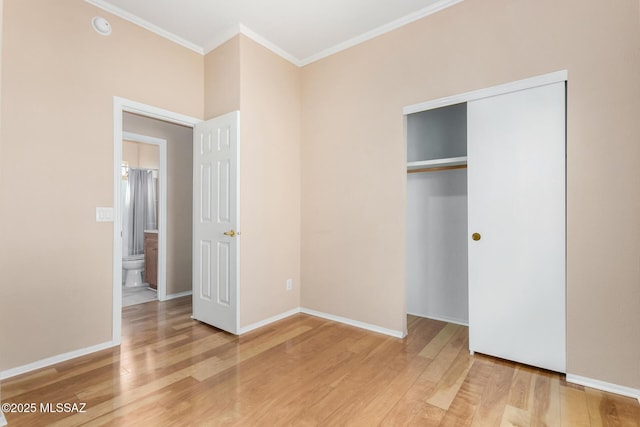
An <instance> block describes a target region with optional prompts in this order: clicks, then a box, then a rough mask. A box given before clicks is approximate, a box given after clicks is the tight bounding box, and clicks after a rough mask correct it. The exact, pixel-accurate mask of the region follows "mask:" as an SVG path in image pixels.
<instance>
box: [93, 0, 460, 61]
mask: <svg viewBox="0 0 640 427" xmlns="http://www.w3.org/2000/svg"><path fill="white" fill-rule="evenodd" d="M463 1H464V0H440V1H436V2H435V3H433V4H431V5H429V6H427V7H425V8H424V9H420V10H418V11H416V12H413V13H410V14H409V15H406V16H403V17H402V18H399V19H396V20H395V21H392V22H390V23H388V24H385V25H381V26H380V27H378V28H375V29H373V30H371V31H367V32H366V33H364V34H361V35H359V36H356V37H354V38H352V39H350V40H347V41H345V42H342V43H339V44H337V45H335V46H332V47H329V48H327V49H324V50H322V51H320V52H318V53H316V54H313V55H311V56H308V57H306V58H304V59H298V58H297V57H296V56H295V55H292V54H291V53H289V52H287V51H286V50H284V49H282V48H281V47H279V46H277V45H276V44H274V43H272V42H271V41H269V40H267V39H266V38H264V37H263V36H261V35H260V34H258V33H256V32H254V31H253V30H251V29H250V28H248V27H246V26H245V25H244V24H242V23H238V26H237V27H234V28H231V29H230V30H229V31H227V32H225V33H223V35H222V36H220V37H217V38H216V39H214V40H211V41H210V42H208V43H205V44H204V46H199V45H197V44H195V43H192V42H190V41H188V40H186V39H184V38H182V37H180V36H178V35H176V34H174V33H171V32H169V31H167V30H164V29H162V28H160V27H159V26H157V25H155V24H152V23H151V22H149V21H146V20H144V19H142V18H140V17H139V16H137V15H134V14H133V13H130V12H127V11H126V10H124V9H121V8H119V7H116V6H114V5H112V4H110V3H108V2H106V1H104V0H85V2H87V3H89V4H91V5H93V6H95V7H97V8H99V9H102V10H104V11H106V12H109V13H111V14H113V15H115V16H117V17H120V18H122V19H124V20H126V21H129V22H131V23H133V24H135V25H138V26H140V27H142V28H144V29H146V30H148V31H151V32H152V33H155V34H157V35H159V36H160V37H164V38H165V39H168V40H170V41H172V42H174V43H177V44H179V45H181V46H183V47H186V48H187V49H190V50H192V51H194V52H197V53H199V54H200V55H206V54H207V53H209V52H211V51H212V50H214V49H216V48H217V47H219V46H221V45H222V44H224V43H226V42H227V41H229V40H230V39H232V38H233V37H235V36H236V35H238V34H243V35H245V36H247V37H249V38H250V39H252V40H253V41H255V42H256V43H258V44H260V45H262V46H264V47H265V48H267V49H269V50H270V51H272V52H273V53H275V54H276V55H278V56H280V57H282V58H284V59H286V60H287V61H289V62H291V63H292V64H294V65H296V66H298V67H304V66H305V65H308V64H311V63H313V62H316V61H319V60H321V59H323V58H326V57H328V56H331V55H333V54H335V53H338V52H341V51H343V50H346V49H349V48H351V47H353V46H356V45H359V44H361V43H364V42H366V41H368V40H371V39H373V38H376V37H378V36H381V35H383V34H385V33H388V32H390V31H393V30H395V29H397V28H400V27H403V26H405V25H407V24H410V23H412V22H414V21H417V20H419V19H422V18H424V17H426V16H429V15H432V14H434V13H436V12H439V11H441V10H443V9H446V8H448V7H451V6H453V5H455V4H458V3H461V2H463Z"/></svg>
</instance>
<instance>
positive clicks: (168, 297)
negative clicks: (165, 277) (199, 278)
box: [164, 291, 193, 301]
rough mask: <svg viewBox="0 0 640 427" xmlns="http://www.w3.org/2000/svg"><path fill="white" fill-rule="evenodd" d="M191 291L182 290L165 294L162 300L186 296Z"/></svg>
mask: <svg viewBox="0 0 640 427" xmlns="http://www.w3.org/2000/svg"><path fill="white" fill-rule="evenodd" d="M192 293H193V292H192V291H184V292H178V293H177V294H171V295H167V296H166V297H164V301H169V300H170V299H176V298H182V297H186V296H189V295H191V294H192Z"/></svg>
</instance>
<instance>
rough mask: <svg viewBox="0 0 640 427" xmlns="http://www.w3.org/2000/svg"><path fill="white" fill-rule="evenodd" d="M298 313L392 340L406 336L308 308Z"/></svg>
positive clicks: (403, 333) (399, 332) (398, 332)
mask: <svg viewBox="0 0 640 427" xmlns="http://www.w3.org/2000/svg"><path fill="white" fill-rule="evenodd" d="M300 312H301V313H304V314H308V315H310V316H316V317H321V318H323V319H327V320H332V321H334V322H338V323H344V324H345V325H350V326H355V327H356V328H360V329H366V330H368V331H372V332H377V333H379V334H384V335H389V336H392V337H394V338H404V337H405V336H407V334H406V333H405V332H402V331H395V330H393V329H387V328H382V327H380V326H376V325H372V324H370V323H365V322H360V321H359V320H353V319H347V318H346V317H340V316H334V315H333V314H327V313H322V312H320V311H315V310H310V309H308V308H301V309H300Z"/></svg>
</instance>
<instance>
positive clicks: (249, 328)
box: [238, 307, 300, 335]
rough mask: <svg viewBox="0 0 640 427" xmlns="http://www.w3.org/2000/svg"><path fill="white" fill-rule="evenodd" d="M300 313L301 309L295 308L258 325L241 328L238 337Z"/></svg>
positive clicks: (253, 324) (257, 323)
mask: <svg viewBox="0 0 640 427" xmlns="http://www.w3.org/2000/svg"><path fill="white" fill-rule="evenodd" d="M298 313H300V308H299V307H298V308H294V309H292V310H289V311H285V312H284V313H280V314H276V315H275V316H272V317H269V318H268V319H264V320H261V321H259V322H256V323H252V324H250V325H247V326H243V327H242V328H240V332H239V333H238V335H242V334H246V333H247V332H251V331H253V330H255V329H258V328H262V327H263V326H267V325H268V324H270V323H273V322H277V321H278V320H282V319H286V318H287V317H289V316H293V315H294V314H298Z"/></svg>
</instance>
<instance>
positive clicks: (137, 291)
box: [122, 284, 158, 307]
mask: <svg viewBox="0 0 640 427" xmlns="http://www.w3.org/2000/svg"><path fill="white" fill-rule="evenodd" d="M157 299H158V295H157V293H156V291H154V290H152V289H150V288H148V287H147V286H146V284H145V285H143V286H136V287H135V288H122V306H123V307H128V306H130V305H136V304H142V303H144V302H149V301H156V300H157Z"/></svg>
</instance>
